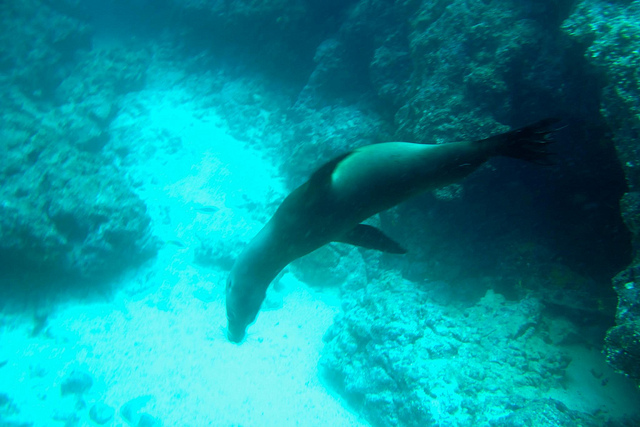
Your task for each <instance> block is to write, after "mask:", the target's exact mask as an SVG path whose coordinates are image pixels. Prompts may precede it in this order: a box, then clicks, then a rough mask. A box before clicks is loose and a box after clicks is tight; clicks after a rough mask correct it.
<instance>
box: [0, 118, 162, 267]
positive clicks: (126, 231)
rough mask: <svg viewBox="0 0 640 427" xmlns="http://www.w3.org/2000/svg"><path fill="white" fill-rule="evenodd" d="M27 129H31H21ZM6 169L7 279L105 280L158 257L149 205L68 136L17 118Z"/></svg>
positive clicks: (0, 228) (3, 231) (2, 218)
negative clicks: (34, 276) (18, 277)
mask: <svg viewBox="0 0 640 427" xmlns="http://www.w3.org/2000/svg"><path fill="white" fill-rule="evenodd" d="M21 121H24V122H25V123H23V125H24V127H20V122H21ZM13 124H14V126H15V127H14V128H13V129H5V130H4V131H3V138H2V141H1V142H0V144H2V146H3V147H2V150H3V152H6V153H11V154H10V156H6V157H3V158H2V161H1V162H0V176H1V177H2V178H1V179H2V182H3V186H2V188H1V190H0V191H1V193H2V204H1V205H0V236H1V238H0V259H2V263H1V265H2V272H1V273H2V274H3V275H6V274H17V275H19V276H23V275H27V276H29V275H36V276H38V275H44V274H47V275H51V274H54V275H55V276H53V277H56V278H58V279H63V278H65V277H67V278H68V277H90V278H100V277H105V276H108V275H111V274H113V273H117V272H119V271H121V270H122V269H123V268H126V267H127V266H131V265H136V264H137V263H139V262H141V261H143V260H144V259H147V258H148V257H150V256H152V255H153V254H154V253H155V250H156V248H155V243H154V239H153V237H152V236H151V235H150V234H149V233H150V230H149V224H150V218H149V216H148V215H147V213H146V207H145V205H144V203H143V202H142V201H141V200H140V199H139V198H138V197H137V196H136V195H135V194H134V193H133V192H132V191H131V190H130V189H129V187H128V184H127V182H126V181H125V180H124V178H123V177H121V176H120V173H119V172H118V170H117V169H115V168H114V167H113V166H108V165H105V164H103V159H100V158H96V157H95V156H93V155H91V154H87V153H83V152H81V151H79V150H77V149H76V148H74V147H73V146H70V145H68V144H67V140H66V137H65V134H64V131H63V130H62V129H58V128H55V127H50V126H46V125H43V123H41V122H39V121H37V120H35V119H32V118H28V117H26V116H25V115H21V114H16V115H14V117H13Z"/></svg>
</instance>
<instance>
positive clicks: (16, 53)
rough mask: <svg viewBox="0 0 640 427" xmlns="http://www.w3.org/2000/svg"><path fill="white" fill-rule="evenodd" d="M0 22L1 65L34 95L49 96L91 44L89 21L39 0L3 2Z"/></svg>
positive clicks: (34, 96)
mask: <svg viewBox="0 0 640 427" xmlns="http://www.w3.org/2000/svg"><path fill="white" fill-rule="evenodd" d="M47 3H48V2H47ZM0 24H1V25H2V28H3V31H1V32H0V45H2V46H3V50H2V53H1V54H0V69H2V71H3V72H4V73H6V75H7V76H8V77H9V78H10V80H11V81H12V82H13V83H14V84H15V85H16V86H17V87H18V88H20V90H21V91H22V92H23V93H24V94H25V95H27V96H28V97H30V98H32V99H43V98H45V99H46V98H48V97H50V96H51V95H52V94H53V92H54V91H55V89H56V88H57V87H58V85H59V84H60V83H61V82H62V81H63V80H64V78H65V76H66V75H67V73H69V72H70V71H71V70H72V69H73V67H74V65H75V64H74V59H75V58H74V56H75V54H76V53H78V52H79V51H82V50H88V49H89V48H90V46H91V35H92V34H91V28H90V26H89V25H87V24H85V23H83V22H81V21H80V20H77V19H74V18H72V17H69V16H66V15H64V14H61V13H58V12H57V11H55V10H54V9H53V8H51V7H50V6H49V5H48V4H46V3H45V2H42V1H39V0H23V1H19V2H16V1H3V2H1V3H0Z"/></svg>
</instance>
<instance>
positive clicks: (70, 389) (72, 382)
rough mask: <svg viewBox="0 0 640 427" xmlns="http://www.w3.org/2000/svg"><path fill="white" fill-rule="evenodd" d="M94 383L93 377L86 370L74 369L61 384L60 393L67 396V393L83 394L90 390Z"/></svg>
mask: <svg viewBox="0 0 640 427" xmlns="http://www.w3.org/2000/svg"><path fill="white" fill-rule="evenodd" d="M92 385H93V378H91V375H89V374H87V373H86V372H82V371H78V370H74V371H72V372H71V374H69V376H67V378H65V379H64V381H63V382H62V384H61V385H60V393H61V394H62V395H63V396H65V395H67V394H75V395H77V396H79V395H81V394H82V393H84V392H85V391H87V390H89V389H90V388H91V386H92Z"/></svg>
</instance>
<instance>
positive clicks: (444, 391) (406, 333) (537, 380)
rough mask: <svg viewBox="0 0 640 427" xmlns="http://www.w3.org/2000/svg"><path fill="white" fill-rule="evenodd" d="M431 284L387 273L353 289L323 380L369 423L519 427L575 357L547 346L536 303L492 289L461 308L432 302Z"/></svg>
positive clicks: (330, 338) (557, 407)
mask: <svg viewBox="0 0 640 427" xmlns="http://www.w3.org/2000/svg"><path fill="white" fill-rule="evenodd" d="M429 287H430V286H429V284H422V285H419V284H416V283H411V282H408V281H406V280H404V279H402V278H400V277H396V276H393V275H388V276H386V277H382V278H381V279H380V280H374V281H372V282H371V283H369V284H367V285H366V286H364V287H362V288H360V289H358V290H353V289H351V290H349V292H345V294H344V296H343V298H344V299H343V301H344V302H343V306H342V310H343V314H341V315H340V316H339V317H338V318H337V319H336V321H335V323H334V325H333V326H332V327H331V328H330V330H329V331H328V332H327V334H326V336H325V340H326V342H327V344H326V346H325V350H324V353H323V356H322V359H321V366H322V368H323V372H324V374H325V375H326V377H327V378H328V379H329V381H330V383H331V384H332V385H333V386H334V387H336V388H337V389H338V390H339V391H340V392H341V393H342V394H343V395H344V396H345V397H346V398H347V399H348V400H349V401H350V402H351V403H352V404H353V405H354V406H356V407H357V408H359V409H360V410H361V411H362V412H363V413H364V415H365V417H366V418H367V419H368V420H369V421H370V422H371V423H372V425H376V426H392V425H403V426H426V425H485V424H487V423H489V424H490V423H495V424H496V425H519V424H518V423H517V422H516V420H517V419H525V418H527V417H529V415H526V414H524V412H519V411H520V410H522V409H523V408H528V407H530V406H531V405H534V403H535V402H536V399H544V398H545V393H546V392H547V391H549V390H550V389H552V388H561V387H562V384H563V381H564V379H565V371H566V369H567V367H568V365H569V363H570V362H571V358H570V357H569V356H568V354H567V353H565V352H564V351H562V350H559V349H558V348H557V347H554V346H553V345H551V344H549V343H548V339H547V337H546V336H545V334H546V332H544V331H542V330H541V329H542V328H541V327H540V317H541V313H542V307H543V306H542V304H541V303H540V302H539V301H538V300H537V299H535V298H531V297H529V298H525V299H522V300H520V301H507V300H506V299H505V298H504V297H503V296H501V295H499V294H496V293H493V292H492V291H489V292H487V294H486V295H485V296H484V297H483V298H482V299H480V301H478V302H477V303H476V304H475V305H474V306H472V307H468V308H465V309H464V310H461V309H458V308H455V307H453V306H451V305H439V304H437V303H435V302H434V298H433V295H432V294H433V293H434V292H433V291H429V290H428V289H429ZM534 406H535V405H534ZM544 406H545V408H547V409H548V410H547V409H545V410H546V411H547V412H545V413H548V414H549V417H556V416H557V417H560V418H562V419H563V420H581V421H582V420H588V421H589V423H591V424H593V425H598V424H597V423H595V422H593V420H592V418H591V417H590V416H588V415H586V414H577V413H575V414H574V413H573V412H572V411H568V410H565V409H566V408H564V405H561V404H559V403H558V404H554V405H546V404H545V405H544ZM529 412H530V411H529ZM505 414H513V415H510V416H509V417H507V418H505ZM539 419H542V418H539ZM512 421H513V422H512ZM589 423H587V422H584V423H583V424H582V425H590V424H589ZM559 425H569V424H559Z"/></svg>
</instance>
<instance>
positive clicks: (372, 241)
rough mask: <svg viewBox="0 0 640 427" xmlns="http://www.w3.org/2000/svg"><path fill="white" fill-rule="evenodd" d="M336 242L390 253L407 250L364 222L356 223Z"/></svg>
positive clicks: (404, 252)
mask: <svg viewBox="0 0 640 427" xmlns="http://www.w3.org/2000/svg"><path fill="white" fill-rule="evenodd" d="M336 242H342V243H348V244H350V245H355V246H362V247H363V248H367V249H375V250H377V251H382V252H387V253H390V254H406V253H407V250H406V249H405V248H403V247H402V246H400V244H399V243H397V242H395V241H393V240H392V239H391V238H390V237H389V236H387V235H386V234H384V233H383V232H382V231H380V230H378V229H377V228H375V227H372V226H370V225H366V224H358V225H356V226H355V227H353V228H352V229H351V230H349V231H347V232H346V233H345V234H344V235H343V236H342V237H341V238H339V239H336Z"/></svg>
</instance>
